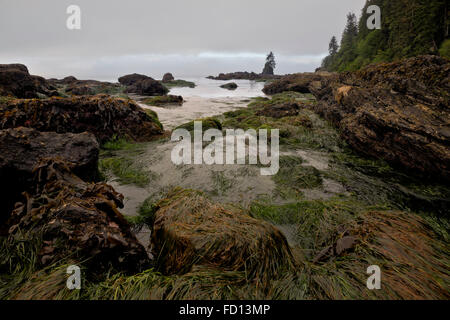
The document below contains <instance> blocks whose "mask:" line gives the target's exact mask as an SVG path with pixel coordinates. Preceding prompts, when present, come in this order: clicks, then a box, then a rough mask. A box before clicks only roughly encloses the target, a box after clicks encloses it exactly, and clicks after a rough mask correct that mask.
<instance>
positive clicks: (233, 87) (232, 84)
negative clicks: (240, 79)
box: [220, 82, 238, 90]
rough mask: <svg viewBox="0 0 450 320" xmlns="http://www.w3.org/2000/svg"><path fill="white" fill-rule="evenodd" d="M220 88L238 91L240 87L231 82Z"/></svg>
mask: <svg viewBox="0 0 450 320" xmlns="http://www.w3.org/2000/svg"><path fill="white" fill-rule="evenodd" d="M220 87H221V88H223V89H227V90H236V89H237V88H238V85H237V84H236V83H235V82H230V83H226V84H223V85H221V86H220Z"/></svg>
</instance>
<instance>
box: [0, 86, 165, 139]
mask: <svg viewBox="0 0 450 320" xmlns="http://www.w3.org/2000/svg"><path fill="white" fill-rule="evenodd" d="M18 126H24V127H31V128H35V129H37V130H39V131H54V132H58V133H65V132H73V133H81V132H84V131H87V132H91V133H93V134H94V135H95V136H96V137H97V139H98V141H99V142H100V143H103V142H105V141H107V140H109V139H111V138H112V137H113V136H123V137H127V138H129V139H132V140H134V141H148V140H151V139H153V138H155V137H156V136H159V135H161V134H162V133H163V130H162V128H161V126H160V124H159V123H157V122H156V121H155V120H154V119H153V118H152V117H150V116H149V115H148V114H147V113H146V112H145V111H144V110H143V109H142V108H141V107H139V106H138V105H137V104H136V103H135V102H133V101H132V100H125V99H120V98H111V97H109V96H107V95H97V96H93V97H87V96H81V97H72V98H50V99H40V100H37V99H33V100H15V101H11V102H9V103H6V104H5V105H3V106H0V128H1V129H6V128H14V127H18Z"/></svg>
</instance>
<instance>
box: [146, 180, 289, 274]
mask: <svg viewBox="0 0 450 320" xmlns="http://www.w3.org/2000/svg"><path fill="white" fill-rule="evenodd" d="M154 208H155V210H156V211H155V214H154V217H153V218H154V225H153V231H152V236H151V240H152V248H153V249H152V250H153V251H154V254H155V256H158V257H159V259H158V264H159V268H160V269H161V271H162V272H164V273H165V274H173V273H177V274H179V273H185V272H189V271H190V270H191V268H192V267H193V266H194V265H204V266H209V267H213V268H217V269H220V270H240V271H244V270H245V271H246V273H247V276H248V277H249V278H251V279H253V278H258V279H262V280H268V279H272V278H274V277H276V276H277V275H279V274H278V273H279V272H280V270H285V271H286V270H289V269H290V268H292V267H293V266H294V260H293V257H292V255H291V252H290V249H289V246H288V244H287V241H286V238H285V237H284V236H283V235H282V233H281V232H280V231H279V230H278V229H276V228H275V227H273V226H272V225H270V224H269V223H266V222H264V221H260V220H256V219H254V218H252V217H250V216H248V215H246V214H244V213H241V212H237V211H230V210H228V209H225V208H224V207H222V206H221V205H219V204H215V203H212V202H210V201H209V200H207V199H206V198H205V197H204V196H203V195H202V194H200V193H199V192H196V191H190V190H182V189H174V190H172V191H171V192H169V194H168V195H167V197H166V199H163V200H161V201H160V202H158V203H157V204H155V207H154Z"/></svg>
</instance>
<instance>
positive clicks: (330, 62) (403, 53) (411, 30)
mask: <svg viewBox="0 0 450 320" xmlns="http://www.w3.org/2000/svg"><path fill="white" fill-rule="evenodd" d="M372 5H377V6H378V7H379V8H380V9H381V28H380V29H375V30H370V29H369V28H368V27H367V20H368V19H369V17H370V16H371V13H368V12H367V8H368V7H370V6H372ZM424 54H435V55H437V54H439V55H441V56H444V57H447V58H449V57H450V39H449V2H448V1H446V0H368V1H367V2H366V4H365V6H364V8H363V9H362V14H361V17H360V19H359V22H358V21H357V18H356V15H355V14H354V13H349V14H348V15H347V24H346V27H345V29H344V31H343V33H342V37H341V42H340V44H338V43H337V40H336V36H333V37H332V39H331V41H330V45H329V55H328V56H327V57H326V58H325V59H324V60H323V62H322V69H324V70H326V71H338V72H342V71H355V70H358V69H360V68H362V67H364V66H366V65H369V64H372V63H379V62H392V61H397V60H400V59H403V58H410V57H414V56H419V55H424Z"/></svg>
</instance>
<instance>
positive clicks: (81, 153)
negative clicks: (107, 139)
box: [0, 127, 99, 219]
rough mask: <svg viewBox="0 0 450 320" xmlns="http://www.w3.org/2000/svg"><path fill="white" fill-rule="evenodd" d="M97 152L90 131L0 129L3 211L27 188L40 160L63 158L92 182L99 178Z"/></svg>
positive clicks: (96, 143)
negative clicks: (65, 131)
mask: <svg viewBox="0 0 450 320" xmlns="http://www.w3.org/2000/svg"><path fill="white" fill-rule="evenodd" d="M98 155H99V145H98V142H97V140H96V139H95V137H94V136H93V135H92V134H90V133H81V134H73V133H64V134H58V133H55V132H39V131H37V130H35V129H31V128H24V127H20V128H13V129H6V130H0V181H1V182H0V197H1V200H0V201H1V202H2V204H3V208H4V209H5V210H4V212H3V213H5V214H6V213H7V212H8V211H9V210H10V209H11V208H12V206H13V205H14V202H15V201H17V199H18V198H19V197H20V194H21V192H23V191H27V190H29V189H30V186H31V185H32V178H33V170H34V168H35V166H36V165H37V164H38V163H39V162H40V161H41V160H42V159H46V158H58V159H60V160H63V161H65V162H66V165H67V166H68V167H70V168H71V170H72V171H73V172H74V173H76V174H77V175H78V176H80V177H82V178H83V179H85V180H86V181H95V180H96V179H98V166H97V163H98ZM2 216H3V215H2ZM3 217H5V216H3ZM0 219H1V217H0Z"/></svg>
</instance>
